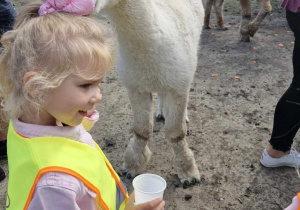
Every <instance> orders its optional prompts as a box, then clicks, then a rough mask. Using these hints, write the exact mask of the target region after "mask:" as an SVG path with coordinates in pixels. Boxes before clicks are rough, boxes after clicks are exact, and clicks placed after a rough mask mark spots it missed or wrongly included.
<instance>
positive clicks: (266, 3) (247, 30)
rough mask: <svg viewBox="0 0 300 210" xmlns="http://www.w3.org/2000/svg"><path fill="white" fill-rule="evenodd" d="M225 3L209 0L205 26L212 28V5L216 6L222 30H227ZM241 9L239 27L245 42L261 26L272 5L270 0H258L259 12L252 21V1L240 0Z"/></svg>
mask: <svg viewBox="0 0 300 210" xmlns="http://www.w3.org/2000/svg"><path fill="white" fill-rule="evenodd" d="M223 4H224V0H207V2H206V6H205V17H204V28H205V29H210V26H209V18H210V12H211V8H212V5H214V7H215V11H216V16H217V22H218V28H219V29H221V30H227V28H226V27H225V26H224V20H223ZM240 4H241V10H242V21H241V25H240V28H239V34H240V40H241V41H244V42H249V41H250V37H253V36H254V34H255V33H256V32H257V30H258V29H259V26H260V24H261V22H262V21H263V19H264V18H265V17H266V16H267V14H269V13H270V11H271V9H272V7H271V4H270V0H257V5H258V8H259V12H258V14H257V16H256V17H255V19H254V20H253V21H251V1H250V0H240Z"/></svg>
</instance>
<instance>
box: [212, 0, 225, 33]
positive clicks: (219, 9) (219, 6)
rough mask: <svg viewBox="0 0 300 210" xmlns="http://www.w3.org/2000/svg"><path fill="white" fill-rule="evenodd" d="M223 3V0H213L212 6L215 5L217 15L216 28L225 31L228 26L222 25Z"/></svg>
mask: <svg viewBox="0 0 300 210" xmlns="http://www.w3.org/2000/svg"><path fill="white" fill-rule="evenodd" d="M223 5H224V0H215V4H214V7H215V12H216V16H217V23H218V29H219V30H223V31H225V30H227V29H228V28H227V27H225V25H224V19H223Z"/></svg>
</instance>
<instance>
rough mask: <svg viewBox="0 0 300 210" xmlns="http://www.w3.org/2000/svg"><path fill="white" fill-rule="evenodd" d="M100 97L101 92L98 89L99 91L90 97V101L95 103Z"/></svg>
mask: <svg viewBox="0 0 300 210" xmlns="http://www.w3.org/2000/svg"><path fill="white" fill-rule="evenodd" d="M101 99H102V94H101V92H100V91H99V93H97V94H96V95H94V96H93V97H92V98H91V101H90V102H91V103H93V104H97V103H99V102H100V101H101Z"/></svg>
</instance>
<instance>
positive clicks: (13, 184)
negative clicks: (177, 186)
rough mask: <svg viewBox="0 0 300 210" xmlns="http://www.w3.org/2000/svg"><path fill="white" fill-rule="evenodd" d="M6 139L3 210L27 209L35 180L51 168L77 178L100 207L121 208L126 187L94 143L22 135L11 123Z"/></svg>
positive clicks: (124, 199)
mask: <svg viewBox="0 0 300 210" xmlns="http://www.w3.org/2000/svg"><path fill="white" fill-rule="evenodd" d="M7 140H8V141H7V153H8V168H9V181H8V192H7V199H6V208H7V209H11V210H20V209H27V208H28V206H29V204H30V202H31V200H32V197H33V194H34V190H35V187H36V184H37V182H38V181H39V179H40V178H41V176H42V175H43V174H44V173H47V172H52V171H56V172H63V173H66V174H70V175H72V176H74V177H76V178H78V179H80V180H81V181H82V182H83V183H84V184H85V185H86V186H87V187H88V188H89V189H91V190H92V191H94V192H95V193H96V194H97V197H96V202H97V203H98V205H99V204H100V206H101V209H107V210H108V209H112V210H115V209H116V210H118V209H119V210H120V209H124V208H125V202H126V201H127V198H128V196H127V192H126V188H125V187H124V186H123V185H122V182H121V180H120V178H119V176H118V175H117V173H116V172H115V171H114V169H113V168H112V166H111V164H110V163H109V161H108V160H107V158H106V157H105V155H104V154H103V152H102V150H101V149H100V148H99V147H98V145H97V144H96V142H95V145H96V148H97V149H95V148H93V147H91V146H89V145H87V144H84V143H81V142H77V141H74V140H70V139H66V138H60V137H37V138H26V137H22V136H21V135H19V134H18V133H17V132H16V131H15V130H14V128H13V125H12V123H10V126H9V130H8V137H7Z"/></svg>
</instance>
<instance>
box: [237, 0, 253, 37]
mask: <svg viewBox="0 0 300 210" xmlns="http://www.w3.org/2000/svg"><path fill="white" fill-rule="evenodd" d="M240 4H241V10H242V20H241V25H240V28H239V33H240V40H241V41H242V42H250V35H249V29H248V25H249V23H250V21H251V2H250V0H240Z"/></svg>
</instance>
